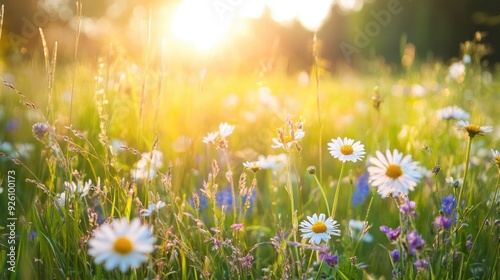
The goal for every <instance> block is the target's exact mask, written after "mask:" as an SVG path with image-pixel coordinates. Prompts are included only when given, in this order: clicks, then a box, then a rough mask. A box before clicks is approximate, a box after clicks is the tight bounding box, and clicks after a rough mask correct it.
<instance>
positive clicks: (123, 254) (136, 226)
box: [68, 107, 500, 271]
mask: <svg viewBox="0 0 500 280" xmlns="http://www.w3.org/2000/svg"><path fill="white" fill-rule="evenodd" d="M439 114H440V115H441V118H443V119H447V120H450V119H462V120H460V121H459V122H458V127H459V128H462V129H464V130H465V131H467V132H468V134H469V137H470V138H473V137H474V136H476V135H481V134H483V133H486V132H491V131H492V127H490V126H487V127H486V126H475V125H471V124H469V122H468V121H465V120H463V119H467V118H468V117H469V116H468V114H467V113H466V112H463V111H461V109H459V108H456V107H450V108H446V109H445V110H443V111H441V112H439ZM303 125H304V122H303V121H302V120H300V121H299V122H296V123H293V122H292V121H291V120H289V119H287V122H286V123H285V126H284V128H282V129H279V130H278V137H276V138H273V139H272V142H273V145H272V147H273V148H283V149H285V150H286V151H289V150H290V149H291V148H292V147H294V146H296V147H297V149H299V150H300V146H299V141H300V140H301V139H302V138H303V137H304V136H305V132H304V130H303ZM234 128H235V127H234V126H233V125H229V124H227V123H221V124H220V125H219V130H218V131H215V132H211V133H209V134H208V136H206V137H204V139H203V142H204V143H206V144H213V145H215V147H216V148H217V149H226V148H227V147H228V140H227V137H228V136H230V135H231V134H232V132H233V130H234ZM328 150H329V152H330V154H331V156H332V157H334V158H336V159H338V160H340V161H341V162H342V163H345V162H347V161H351V162H356V161H358V160H362V158H364V156H365V154H366V153H365V149H364V145H362V144H361V143H360V142H359V141H357V142H355V140H353V139H349V138H343V139H342V138H340V137H339V138H337V139H332V140H331V141H330V142H329V143H328ZM493 155H494V157H495V160H496V161H497V164H498V165H499V166H500V153H499V152H498V151H493ZM161 156H162V155H161V154H154V155H143V161H144V162H143V163H142V164H138V166H137V168H136V169H137V170H140V171H141V172H137V173H140V175H144V173H146V175H148V176H151V175H153V176H154V171H156V170H157V169H158V168H159V167H161V166H160V165H159V164H157V162H161V160H159V159H160V158H161ZM368 161H369V163H370V166H369V167H368V174H369V179H368V183H369V184H370V185H371V186H372V187H375V188H377V192H378V193H379V194H380V195H381V197H382V198H386V197H388V196H400V195H407V194H408V193H409V191H413V190H414V188H415V186H416V185H417V183H418V182H419V180H420V178H421V177H422V176H423V174H422V173H421V172H420V171H419V168H420V167H419V163H418V162H416V161H413V160H412V156H411V155H404V154H403V153H401V152H399V151H398V150H396V149H394V150H392V151H390V150H386V151H385V153H383V152H380V151H376V153H375V157H370V158H369V159H368ZM146 163H147V164H146ZM262 165H263V161H262V160H259V161H256V162H245V163H244V167H246V168H247V169H249V170H252V171H254V172H255V171H257V170H260V169H261V168H262ZM151 169H153V172H151ZM151 173H153V174H151ZM137 177H142V176H137ZM79 186H80V185H75V186H73V185H68V189H70V192H71V193H79V192H81V195H84V194H85V193H86V188H85V186H84V187H83V188H82V187H79ZM163 206H165V204H164V203H163V202H161V201H160V202H159V203H157V204H152V205H150V207H148V209H143V210H142V212H141V215H142V216H148V215H151V213H152V212H153V211H154V210H156V209H159V208H161V207H163ZM300 231H301V232H302V238H304V239H309V242H310V243H312V244H320V243H321V242H322V241H325V242H326V241H328V240H329V239H330V238H331V236H332V235H334V236H340V229H339V224H338V223H337V221H335V220H334V219H333V218H332V217H326V215H325V214H323V213H321V214H319V215H318V214H316V213H315V214H313V215H312V216H307V218H306V220H304V221H302V222H301V223H300ZM155 241H156V238H155V237H154V236H153V232H152V229H151V228H149V227H148V226H146V225H142V224H141V222H140V220H139V219H137V218H136V219H134V220H132V221H131V222H129V221H128V220H127V219H125V218H123V219H120V220H114V221H112V222H111V223H109V224H104V225H102V226H101V227H100V228H99V229H97V230H95V232H94V234H93V238H92V239H91V240H90V241H89V245H90V249H89V251H88V253H89V254H90V255H91V256H94V257H95V262H96V263H97V264H101V263H104V266H105V268H106V269H108V270H112V269H115V268H119V269H120V270H121V271H127V270H128V269H129V268H130V267H133V268H136V267H139V266H140V265H141V264H142V263H144V262H146V261H147V254H149V253H151V252H153V250H154V243H155Z"/></svg>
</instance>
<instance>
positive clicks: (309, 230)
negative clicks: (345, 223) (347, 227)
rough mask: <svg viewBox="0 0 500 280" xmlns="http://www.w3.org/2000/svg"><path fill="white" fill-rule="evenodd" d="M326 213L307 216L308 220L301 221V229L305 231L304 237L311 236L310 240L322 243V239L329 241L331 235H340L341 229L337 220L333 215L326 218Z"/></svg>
mask: <svg viewBox="0 0 500 280" xmlns="http://www.w3.org/2000/svg"><path fill="white" fill-rule="evenodd" d="M325 218H326V216H325V214H323V213H322V214H320V215H319V217H318V215H317V214H313V216H312V217H310V216H307V221H306V220H304V221H302V222H301V223H300V227H301V229H300V231H301V232H303V234H302V238H310V240H309V242H310V243H314V244H319V243H321V240H324V241H328V239H330V235H336V236H340V229H339V228H338V227H339V225H338V224H337V221H335V220H333V219H332V218H331V217H329V218H328V219H326V220H325Z"/></svg>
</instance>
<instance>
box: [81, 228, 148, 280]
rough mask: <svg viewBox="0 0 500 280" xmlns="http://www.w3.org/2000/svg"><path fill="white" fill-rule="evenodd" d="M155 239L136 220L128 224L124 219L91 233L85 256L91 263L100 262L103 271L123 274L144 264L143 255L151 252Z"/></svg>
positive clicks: (145, 255)
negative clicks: (102, 265) (117, 269)
mask: <svg viewBox="0 0 500 280" xmlns="http://www.w3.org/2000/svg"><path fill="white" fill-rule="evenodd" d="M155 241H156V238H155V237H153V235H152V232H151V231H150V229H149V228H148V227H147V226H145V225H141V222H140V221H139V219H138V218H136V219H134V220H132V221H131V222H130V224H129V222H128V221H127V219H126V218H122V219H120V220H114V221H113V222H111V224H105V225H103V226H101V227H100V228H99V229H97V230H95V231H94V234H93V237H92V238H91V239H90V241H89V246H90V248H89V251H88V253H89V255H91V256H93V257H95V262H96V263H97V264H101V263H103V262H104V267H105V268H106V270H112V269H115V268H120V270H121V271H122V272H126V271H127V270H128V269H129V268H130V267H133V268H137V267H139V265H140V264H141V263H144V262H146V261H147V254H149V253H151V252H153V250H154V243H155Z"/></svg>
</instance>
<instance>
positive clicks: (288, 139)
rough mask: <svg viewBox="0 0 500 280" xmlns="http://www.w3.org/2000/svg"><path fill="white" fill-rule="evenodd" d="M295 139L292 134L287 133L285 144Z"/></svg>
mask: <svg viewBox="0 0 500 280" xmlns="http://www.w3.org/2000/svg"><path fill="white" fill-rule="evenodd" d="M292 141H293V137H292V135H285V136H283V144H287V143H290V142H292Z"/></svg>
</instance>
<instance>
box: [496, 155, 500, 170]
mask: <svg viewBox="0 0 500 280" xmlns="http://www.w3.org/2000/svg"><path fill="white" fill-rule="evenodd" d="M495 163H496V165H497V166H498V168H500V155H498V156H496V157H495Z"/></svg>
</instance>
